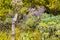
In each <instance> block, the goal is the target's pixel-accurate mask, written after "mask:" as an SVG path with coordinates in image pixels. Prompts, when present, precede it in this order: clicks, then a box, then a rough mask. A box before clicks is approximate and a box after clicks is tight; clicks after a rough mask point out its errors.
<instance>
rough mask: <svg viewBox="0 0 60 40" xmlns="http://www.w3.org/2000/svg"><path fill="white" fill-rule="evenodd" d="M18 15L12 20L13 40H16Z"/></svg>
mask: <svg viewBox="0 0 60 40" xmlns="http://www.w3.org/2000/svg"><path fill="white" fill-rule="evenodd" d="M17 16H18V14H17V13H16V14H15V16H14V18H13V20H12V40H15V22H16V20H17Z"/></svg>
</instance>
